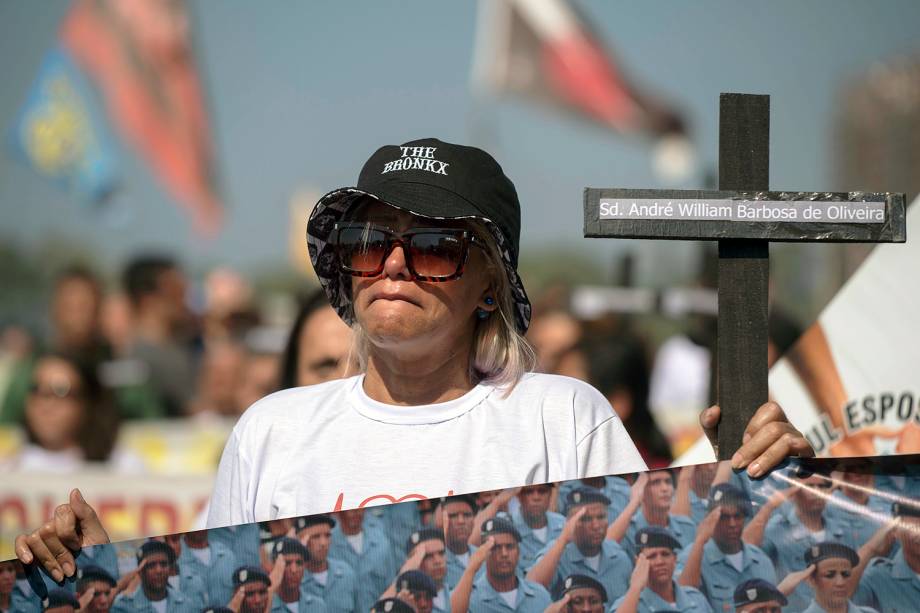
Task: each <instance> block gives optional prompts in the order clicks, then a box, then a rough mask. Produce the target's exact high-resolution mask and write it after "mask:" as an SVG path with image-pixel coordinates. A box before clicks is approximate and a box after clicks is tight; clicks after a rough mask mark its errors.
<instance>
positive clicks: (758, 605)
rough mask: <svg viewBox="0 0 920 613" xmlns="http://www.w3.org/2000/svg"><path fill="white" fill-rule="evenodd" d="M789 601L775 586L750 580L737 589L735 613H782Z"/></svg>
mask: <svg viewBox="0 0 920 613" xmlns="http://www.w3.org/2000/svg"><path fill="white" fill-rule="evenodd" d="M788 602H789V601H788V600H786V597H785V596H784V595H783V593H782V592H780V591H779V590H778V589H777V588H776V586H775V585H773V584H772V583H770V582H769V581H764V580H763V579H749V580H747V581H745V582H744V583H742V584H741V585H739V586H738V587H737V588H735V613H781V612H782V610H783V607H785V606H786V605H787V604H788Z"/></svg>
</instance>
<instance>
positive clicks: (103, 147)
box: [12, 48, 118, 202]
mask: <svg viewBox="0 0 920 613" xmlns="http://www.w3.org/2000/svg"><path fill="white" fill-rule="evenodd" d="M12 145H13V149H14V151H15V152H16V154H17V155H18V156H19V157H20V158H22V159H23V160H24V161H25V162H26V163H27V164H29V165H30V166H31V167H32V168H34V169H35V170H36V171H37V172H38V173H40V174H41V175H43V176H45V177H47V178H48V179H50V180H52V181H54V182H55V183H56V184H57V185H59V186H60V187H62V188H64V189H67V190H70V191H72V192H74V193H75V194H76V195H77V196H78V197H79V198H80V199H81V200H84V201H88V202H99V201H101V200H104V199H105V198H106V196H108V194H109V193H111V191H112V190H113V189H114V187H115V184H116V181H117V173H118V164H117V163H116V157H115V155H116V154H115V151H114V147H113V143H112V140H111V137H110V135H109V133H108V132H107V130H106V124H105V120H104V118H103V117H102V114H101V113H100V109H99V108H98V105H97V104H96V101H95V100H94V98H93V91H92V87H91V85H90V84H89V83H88V82H87V81H86V79H85V77H84V76H83V75H82V74H81V72H80V70H79V68H77V67H76V66H75V65H74V64H73V60H72V59H71V58H70V56H69V55H68V53H67V52H66V51H65V50H63V49H59V48H56V49H54V50H52V51H51V52H49V53H48V54H47V55H46V56H45V60H44V62H43V63H42V66H41V68H40V69H39V72H38V77H37V78H36V79H35V83H34V84H33V86H32V89H31V90H30V92H29V96H28V99H27V100H26V103H25V106H23V108H22V110H21V111H20V113H19V116H18V117H17V118H16V122H15V125H14V127H13V131H12Z"/></svg>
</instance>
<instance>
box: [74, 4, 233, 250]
mask: <svg viewBox="0 0 920 613" xmlns="http://www.w3.org/2000/svg"><path fill="white" fill-rule="evenodd" d="M60 36H61V43H62V44H63V46H64V47H65V48H66V49H67V50H68V51H69V52H70V53H71V54H72V56H73V58H74V60H75V61H76V62H77V64H79V65H80V66H81V67H82V68H83V70H84V71H85V72H86V73H87V74H88V75H89V77H90V78H91V79H92V80H93V81H94V82H95V84H96V85H97V86H98V87H99V89H100V91H101V92H102V95H103V98H104V99H105V102H106V106H107V109H108V113H109V116H110V118H111V120H112V122H113V124H114V125H115V126H116V128H117V129H118V131H119V132H120V133H121V135H122V136H123V137H124V139H125V140H126V141H127V142H128V143H129V144H130V145H131V146H132V147H134V148H135V149H136V150H137V151H138V152H139V153H140V155H141V156H142V157H143V158H144V159H145V160H146V161H147V163H148V164H149V165H150V167H151V168H152V170H153V173H154V174H155V175H156V176H157V177H158V178H159V180H160V181H162V183H163V184H164V185H165V187H166V189H167V190H168V191H169V192H170V193H171V195H172V196H173V197H174V198H175V199H176V200H177V201H179V202H180V203H181V204H182V205H183V206H185V207H186V208H187V209H188V211H189V213H190V214H191V216H192V219H193V222H194V225H195V228H196V230H197V231H199V232H200V233H203V234H213V233H214V232H215V231H216V230H217V228H218V226H219V223H220V220H221V217H222V205H221V202H220V199H219V197H218V195H217V190H216V187H215V180H214V168H213V155H212V151H211V136H210V131H209V128H208V117H207V111H206V110H205V104H204V94H203V92H202V88H201V83H200V81H199V78H198V74H197V70H196V68H195V63H194V53H193V51H192V47H191V41H190V36H189V23H188V14H187V12H186V9H185V4H184V2H181V1H179V0H134V1H131V2H122V1H115V0H75V1H74V3H73V5H72V7H71V10H70V13H69V14H68V15H67V17H66V18H65V21H64V25H63V27H62V29H61V34H60Z"/></svg>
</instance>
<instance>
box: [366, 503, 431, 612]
mask: <svg viewBox="0 0 920 613" xmlns="http://www.w3.org/2000/svg"><path fill="white" fill-rule="evenodd" d="M364 520H365V524H366V523H367V521H369V520H370V521H373V522H377V523H379V524H380V525H382V526H383V528H384V533H385V534H386V535H387V538H388V539H390V542H391V543H392V544H393V554H394V555H395V556H396V559H397V560H400V566H402V562H403V561H405V556H406V542H407V541H408V540H409V537H410V536H411V535H412V533H413V532H415V531H416V530H419V529H420V528H421V527H422V521H421V518H420V516H419V512H418V503H417V502H416V501H414V500H412V501H406V502H400V503H398V504H388V505H386V506H379V507H368V509H367V511H366V512H365V515H364ZM369 610H370V609H368V611H369Z"/></svg>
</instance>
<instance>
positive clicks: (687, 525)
mask: <svg viewBox="0 0 920 613" xmlns="http://www.w3.org/2000/svg"><path fill="white" fill-rule="evenodd" d="M674 486H675V483H674V473H673V472H671V471H670V470H656V471H653V472H649V473H646V474H645V475H640V476H639V478H638V479H637V480H636V482H635V483H634V484H633V486H632V488H631V491H630V496H629V503H627V505H626V508H625V509H623V512H622V513H621V514H620V517H618V518H617V521H615V522H614V523H613V524H612V525H611V529H610V530H608V532H607V536H608V537H611V538H614V539H615V540H616V541H617V542H619V543H620V545H622V547H623V549H624V550H625V551H626V553H627V554H628V555H629V556H630V557H631V558H635V557H636V554H637V550H636V548H635V546H634V544H635V542H636V535H637V534H638V533H639V531H640V530H641V529H642V528H645V527H647V526H659V527H662V528H667V529H668V531H669V532H670V533H671V536H673V537H674V538H675V539H677V541H678V543H680V547H678V549H683V548H684V547H686V546H687V545H689V544H690V543H692V542H693V537H694V536H695V535H696V524H695V523H694V522H693V520H692V519H690V517H689V516H685V515H675V514H672V513H671V505H672V504H673V503H674ZM627 518H628V520H629V523H628V524H626V526H625V527H626V533H625V534H624V535H622V536H621V534H619V532H620V531H621V530H622V528H623V523H624V521H626V519H627Z"/></svg>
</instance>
